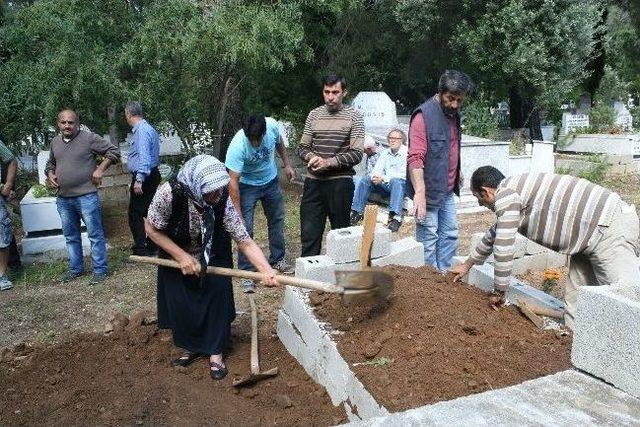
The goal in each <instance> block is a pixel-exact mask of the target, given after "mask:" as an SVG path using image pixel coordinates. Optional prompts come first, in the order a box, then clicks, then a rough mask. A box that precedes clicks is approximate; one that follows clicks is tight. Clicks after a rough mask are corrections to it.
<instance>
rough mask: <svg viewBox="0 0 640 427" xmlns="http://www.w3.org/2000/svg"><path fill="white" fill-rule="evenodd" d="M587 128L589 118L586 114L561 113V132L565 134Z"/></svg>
mask: <svg viewBox="0 0 640 427" xmlns="http://www.w3.org/2000/svg"><path fill="white" fill-rule="evenodd" d="M587 127H589V116H588V115H586V114H571V113H562V130H563V131H564V132H565V133H569V132H571V131H572V130H573V129H580V128H587Z"/></svg>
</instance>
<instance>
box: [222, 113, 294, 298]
mask: <svg viewBox="0 0 640 427" xmlns="http://www.w3.org/2000/svg"><path fill="white" fill-rule="evenodd" d="M276 151H277V152H278V155H279V156H280V158H281V159H282V163H283V164H284V170H285V173H286V175H287V178H289V180H292V179H294V178H295V171H294V170H293V167H291V163H290V162H289V156H288V155H287V149H286V147H285V145H284V141H283V139H282V136H281V135H280V128H279V127H278V123H277V122H276V121H275V120H274V119H272V118H270V117H268V118H266V119H265V117H264V116H263V115H257V114H252V115H250V116H248V117H247V119H246V120H245V122H244V125H243V127H242V129H241V130H239V131H238V132H237V133H236V134H235V136H234V137H233V139H232V140H231V143H230V144H229V148H228V149H227V157H226V161H225V166H226V167H227V169H228V170H229V176H230V177H231V181H230V182H229V197H230V198H231V201H232V202H233V205H234V206H235V208H236V209H237V210H238V212H241V213H242V218H243V219H244V224H245V227H246V228H247V231H248V233H249V235H250V236H251V237H252V238H253V215H254V212H255V209H256V205H257V203H258V202H260V203H262V209H263V210H264V214H265V216H266V218H267V228H268V230H269V264H271V266H272V267H273V268H274V269H276V270H278V271H280V272H281V273H290V272H291V266H290V265H289V264H288V263H287V260H286V259H285V241H284V218H285V210H284V197H283V196H282V191H281V189H280V184H279V183H278V167H277V165H276V160H275V153H276ZM238 267H239V268H241V269H242V270H253V269H254V267H253V266H252V264H251V263H250V262H249V260H248V259H247V258H246V257H245V255H244V254H243V253H242V252H240V251H239V252H238ZM241 284H242V288H243V290H244V292H247V293H249V292H253V291H254V289H255V283H254V282H253V280H249V279H242V280H241Z"/></svg>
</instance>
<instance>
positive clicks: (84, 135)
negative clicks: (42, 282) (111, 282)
mask: <svg viewBox="0 0 640 427" xmlns="http://www.w3.org/2000/svg"><path fill="white" fill-rule="evenodd" d="M58 129H60V134H59V135H57V136H56V137H55V138H53V140H52V141H51V151H50V152H49V160H48V161H47V165H46V166H45V169H44V172H45V175H46V176H47V179H46V184H47V187H49V188H57V189H58V197H57V199H56V205H57V206H58V213H59V214H60V220H61V222H62V233H63V234H64V237H65V240H66V241H67V252H68V253H69V271H67V273H66V274H65V275H64V276H62V277H61V278H60V281H61V282H63V283H65V282H69V281H71V280H73V279H75V278H77V277H80V276H82V275H83V274H84V259H83V255H82V237H81V231H80V219H81V218H82V220H83V221H84V223H85V225H86V226H87V233H88V234H89V241H90V242H91V262H92V266H93V276H92V277H91V280H90V282H89V284H92V285H93V284H97V283H100V282H103V281H105V280H106V279H107V242H106V240H105V237H104V230H103V228H102V211H101V209H100V198H99V197H98V188H97V186H98V185H100V184H101V183H102V176H103V175H104V171H106V170H107V168H108V167H109V166H110V165H111V164H112V163H117V162H118V160H120V152H119V151H118V148H117V147H116V146H115V145H113V144H112V143H111V142H109V141H106V140H104V139H102V138H101V137H100V136H99V135H96V134H95V133H92V132H88V131H84V130H80V122H79V120H78V115H77V114H76V113H75V111H73V110H68V109H65V110H62V111H60V113H58ZM96 155H101V156H102V162H101V163H100V164H99V165H97V166H96V161H95V156H96Z"/></svg>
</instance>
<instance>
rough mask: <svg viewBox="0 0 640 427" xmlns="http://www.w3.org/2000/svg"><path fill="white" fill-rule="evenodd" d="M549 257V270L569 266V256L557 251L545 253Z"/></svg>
mask: <svg viewBox="0 0 640 427" xmlns="http://www.w3.org/2000/svg"><path fill="white" fill-rule="evenodd" d="M545 254H546V255H547V268H560V267H566V266H567V265H568V262H567V255H565V254H561V253H559V252H555V251H547V252H545Z"/></svg>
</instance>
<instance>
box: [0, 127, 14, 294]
mask: <svg viewBox="0 0 640 427" xmlns="http://www.w3.org/2000/svg"><path fill="white" fill-rule="evenodd" d="M0 161H2V164H3V165H6V168H7V173H6V176H3V177H2V178H3V179H2V181H3V183H2V185H1V187H2V188H1V189H0V291H6V290H8V289H11V288H12V287H13V284H12V283H11V281H10V280H9V278H8V277H7V268H8V266H9V247H10V246H11V243H12V242H15V238H14V236H13V228H12V227H11V213H10V212H9V209H8V206H7V205H8V202H9V199H11V197H12V196H13V194H12V193H13V188H14V183H15V179H16V171H17V169H18V162H17V161H16V158H15V156H14V155H13V153H12V152H11V150H9V149H8V148H7V146H6V145H4V142H2V140H0Z"/></svg>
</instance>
